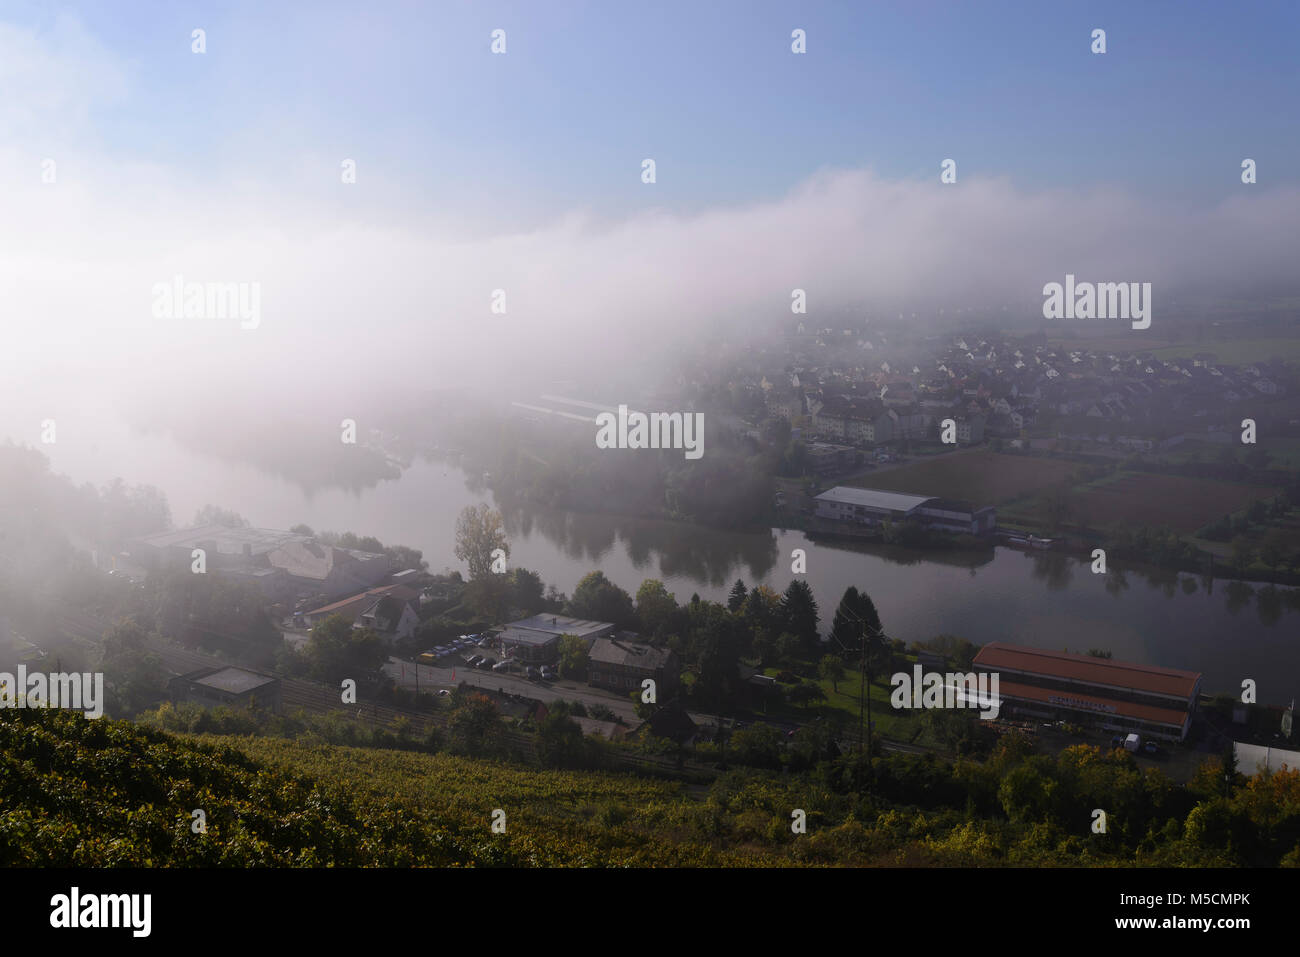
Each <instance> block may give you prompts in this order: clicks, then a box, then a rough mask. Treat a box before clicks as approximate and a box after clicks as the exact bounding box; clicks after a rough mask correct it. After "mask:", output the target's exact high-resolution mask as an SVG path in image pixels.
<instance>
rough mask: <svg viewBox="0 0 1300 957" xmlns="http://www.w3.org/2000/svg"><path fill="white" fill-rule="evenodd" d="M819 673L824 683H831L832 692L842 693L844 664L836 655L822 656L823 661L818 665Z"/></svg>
mask: <svg viewBox="0 0 1300 957" xmlns="http://www.w3.org/2000/svg"><path fill="white" fill-rule="evenodd" d="M817 673H818V674H819V675H820V676H821V678H822V680H823V681H830V683H831V690H832V691H834V692H835V693H836V694H839V693H840V685H839V681H840V679H841V678H843V677H844V662H842V661H840V659H839V658H838V657H836V656H835V655H822V660H821V661H820V662H818V664H817Z"/></svg>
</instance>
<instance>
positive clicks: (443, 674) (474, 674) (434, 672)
mask: <svg viewBox="0 0 1300 957" xmlns="http://www.w3.org/2000/svg"><path fill="white" fill-rule="evenodd" d="M417 667H418V668H419V684H420V690H421V691H428V690H429V689H431V688H435V687H436V688H448V689H451V688H454V687H456V685H458V684H461V683H464V684H468V685H473V686H474V687H476V688H485V689H487V690H489V691H498V690H504V691H506V692H508V693H510V694H521V695H524V696H525V697H529V698H536V699H538V700H539V701H559V700H564V701H581V702H582V704H583V707H585V708H591V707H592V706H593V705H604V706H605V707H606V708H609V710H610V711H612V712H614V714H616V715H619V716H620V717H622V718H623V720H624V721H625V722H626V723H628V724H629V725H632V726H633V727H635V726H636V725H638V724H640V723H641V719H640V718H638V717H637V716H636V709H635V708H634V707H633V706H632V700H631V699H630V698H623V697H620V696H619V695H616V694H613V693H612V692H609V691H602V690H600V689H598V688H592V687H590V686H588V685H585V684H579V683H578V682H576V681H569V680H567V679H559V680H556V681H529V680H528V679H527V678H522V677H520V676H519V675H512V674H507V673H504V672H497V671H486V670H485V671H480V670H479V669H477V668H471V667H469V666H468V665H465V664H459V665H456V667H455V668H440V667H436V666H434V665H418V666H417V665H416V664H415V663H414V662H412V661H403V660H400V659H397V658H389V659H388V663H387V664H386V665H385V666H384V671H385V673H387V674H388V676H389V677H390V678H392V679H393V681H395V682H396V683H397V684H399V685H400V686H401V687H403V688H406V689H408V690H410V691H414V690H415V685H416V668H417ZM403 671H405V676H403ZM453 672H454V673H455V675H456V677H455V679H454V680H453V679H452V673H453Z"/></svg>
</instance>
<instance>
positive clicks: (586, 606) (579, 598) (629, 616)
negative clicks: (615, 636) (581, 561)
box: [568, 571, 636, 628]
mask: <svg viewBox="0 0 1300 957" xmlns="http://www.w3.org/2000/svg"><path fill="white" fill-rule="evenodd" d="M568 613H569V614H570V615H573V616H574V617H575V618H586V619H588V620H591V621H609V622H613V623H614V624H615V625H616V626H618V627H619V628H631V627H633V626H635V624H636V613H635V612H634V611H633V610H632V596H631V595H629V594H628V593H627V592H625V591H624V590H623V589H621V588H619V587H618V586H617V585H615V584H614V583H613V582H611V581H610V580H609V579H608V578H606V577H605V573H604V572H601V571H594V572H590V573H588V574H587V575H586V577H584V578H583V579H582V581H580V582H578V587H577V588H575V589H574V590H573V597H572V598H570V599H569V611H568Z"/></svg>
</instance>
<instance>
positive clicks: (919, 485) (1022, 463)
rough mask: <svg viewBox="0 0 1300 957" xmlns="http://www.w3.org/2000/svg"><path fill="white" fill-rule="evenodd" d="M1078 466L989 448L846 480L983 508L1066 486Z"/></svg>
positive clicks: (949, 455) (867, 486)
mask: <svg viewBox="0 0 1300 957" xmlns="http://www.w3.org/2000/svg"><path fill="white" fill-rule="evenodd" d="M1077 468H1078V465H1077V464H1075V463H1072V462H1063V461H1058V460H1054V459H1039V458H1031V457H1029V456H1024V455H999V454H997V453H996V452H987V451H984V450H980V451H975V452H954V453H950V454H948V455H944V456H942V457H940V458H936V459H931V460H929V461H924V462H912V463H909V464H908V465H903V466H900V467H899V468H894V469H886V470H884V471H881V472H879V473H873V472H867V473H865V474H863V475H859V476H855V477H854V478H852V479H849V480H847V481H845V482H844V483H843V484H845V485H851V486H854V487H856V488H877V489H883V490H884V491H887V492H906V493H908V494H910V495H937V496H940V497H942V498H956V499H965V500H966V501H969V502H972V503H973V504H975V505H977V506H984V505H998V504H1001V503H1003V502H1009V501H1012V500H1014V499H1017V498H1020V497H1022V496H1024V495H1031V494H1034V493H1036V492H1040V491H1043V490H1045V489H1049V488H1053V487H1055V486H1058V485H1060V484H1061V483H1062V482H1064V481H1065V480H1066V479H1067V477H1068V476H1069V475H1070V473H1071V472H1073V471H1075V470H1076V469H1077Z"/></svg>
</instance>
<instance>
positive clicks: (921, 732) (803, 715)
mask: <svg viewBox="0 0 1300 957" xmlns="http://www.w3.org/2000/svg"><path fill="white" fill-rule="evenodd" d="M907 667H908V668H911V663H910V662H909V663H908V666H907ZM800 668H801V669H802V670H804V671H805V672H806V671H808V670H810V669H809V666H808V665H800ZM782 670H784V669H781V668H766V669H764V672H763V673H764V674H766V675H769V676H771V677H776V675H777V674H779V673H780V672H781V671H782ZM803 680H804V681H806V682H808V683H810V684H815V685H817V686H818V687H820V688H821V689H822V691H823V692H824V693H825V695H826V698H825V700H823V701H819V702H817V703H816V704H813V705H811V706H809V707H807V708H800V707H797V706H795V705H790V704H782V705H780V706H777V707H772V708H769V709H768V712H767V714H762V713H761V712H760V713H759V714H758V715H757V717H756V718H755V720H756V721H763V720H766V719H770V720H773V721H779V720H787V721H789V722H791V723H795V722H797V723H801V724H806V723H807V722H808V721H810V720H811V719H813V718H817V717H830V716H831V714H832V713H834V712H840V713H841V714H842V716H843V717H845V718H848V719H850V720H848V721H847V723H846V724H845V736H846V737H850V738H852V737H855V736H856V735H857V733H858V720H859V718H858V715H859V709H860V708H861V706H862V698H861V695H860V694H859V689H860V688H861V675H860V673H859V672H858V671H857V670H856V669H851V668H849V667H848V666H846V667H845V671H844V677H843V678H841V679H840V680H839V682H838V684H839V691H836V690H835V689H834V688H833V687H832V682H831V681H830V680H829V679H827V680H823V679H820V678H819V679H815V680H814V679H810V678H804V679H803ZM781 687H783V688H789V687H792V686H791V685H782V686H781ZM867 688H868V692H867V693H868V697H869V698H870V699H871V723H872V727H873V728H874V729H875V732H874V733H875V734H877V735H880V736H883V737H886V738H889V739H891V740H893V741H901V742H904V743H909V744H918V745H922V746H927V747H937V746H938V743H937V742H936V741H934V740H933V739H932V737H931V735H930V732H929V727H928V726H927V725H926V723H925V722H924V720H923V718H924V713H923V712H919V711H911V710H906V711H904V710H896V709H895V708H894V707H893V706H892V705H891V704H890V702H889V697H890V695H891V694H892V692H893V688H892V687H891V685H890V683H889V676H888V675H879V674H878V675H875V676H874V680H873V681H872V682H871V683H870V684H869V685H868V686H867ZM864 719H865V716H864Z"/></svg>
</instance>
